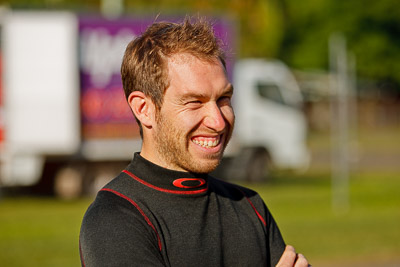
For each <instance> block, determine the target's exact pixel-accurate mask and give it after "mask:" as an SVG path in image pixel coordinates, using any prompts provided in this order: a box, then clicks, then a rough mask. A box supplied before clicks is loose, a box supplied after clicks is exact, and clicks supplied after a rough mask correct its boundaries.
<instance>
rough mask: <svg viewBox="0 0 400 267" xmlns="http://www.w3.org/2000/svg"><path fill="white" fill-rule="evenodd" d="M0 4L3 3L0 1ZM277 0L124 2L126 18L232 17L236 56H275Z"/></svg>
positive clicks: (61, 0) (45, 1) (85, 5)
mask: <svg viewBox="0 0 400 267" xmlns="http://www.w3.org/2000/svg"><path fill="white" fill-rule="evenodd" d="M0 1H2V0H0ZM279 1H280V0H248V1H244V0H197V1H186V0H152V1H148V0H124V7H125V13H126V14H127V15H130V14H132V15H134V14H141V15H149V16H153V17H156V16H157V14H161V15H171V14H198V13H199V14H203V15H216V16H221V15H222V16H227V17H231V18H232V19H233V21H234V22H236V26H237V28H238V35H239V36H238V41H239V43H240V45H238V48H239V51H236V52H237V54H236V55H235V56H236V57H276V56H277V54H278V52H279V51H280V44H281V41H282V38H283V29H282V27H283V17H282V12H281V11H280V9H279V5H278V2H279ZM101 2H102V0H87V1H81V0H9V1H2V2H0V4H6V5H8V6H9V7H11V8H16V9H44V8H45V9H71V10H74V11H76V12H91V13H93V12H100V6H101Z"/></svg>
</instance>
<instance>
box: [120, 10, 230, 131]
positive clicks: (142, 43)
mask: <svg viewBox="0 0 400 267" xmlns="http://www.w3.org/2000/svg"><path fill="white" fill-rule="evenodd" d="M178 53H188V54H190V55H193V56H195V57H197V58H199V59H201V60H205V61H213V60H216V59H217V60H218V59H219V60H220V61H221V62H222V64H223V65H224V66H225V55H224V52H223V50H222V48H221V44H220V40H219V39H217V38H216V36H215V35H214V32H213V29H212V26H211V25H210V23H209V22H207V21H206V20H205V19H198V20H196V21H195V22H193V23H192V22H191V20H190V18H188V17H187V18H185V20H184V21H183V22H182V23H171V22H156V23H153V24H152V25H151V26H150V27H149V28H148V29H147V30H146V31H145V32H144V33H143V34H142V35H140V36H139V37H138V38H136V39H134V40H133V41H131V42H130V43H129V44H128V46H127V48H126V50H125V54H124V57H123V60H122V66H121V76H122V83H123V87H124V92H125V96H126V98H128V97H129V95H130V94H131V93H132V92H133V91H141V92H143V93H144V94H145V95H147V96H149V97H150V98H151V100H152V101H153V103H154V104H155V106H156V108H157V109H158V110H159V109H160V108H161V105H162V102H163V96H164V92H165V89H166V88H168V86H169V79H168V69H167V59H168V58H169V57H171V56H173V55H176V54H178ZM138 123H139V126H140V129H141V125H140V122H138Z"/></svg>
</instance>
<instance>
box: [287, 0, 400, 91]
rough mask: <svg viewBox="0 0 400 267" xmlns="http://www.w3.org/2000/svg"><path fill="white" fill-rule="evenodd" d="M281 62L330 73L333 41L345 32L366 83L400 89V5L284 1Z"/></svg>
mask: <svg viewBox="0 0 400 267" xmlns="http://www.w3.org/2000/svg"><path fill="white" fill-rule="evenodd" d="M281 4H282V5H281V7H282V9H283V11H284V12H283V13H284V14H285V22H286V24H285V28H286V31H285V37H284V39H283V42H282V47H281V50H280V52H279V57H281V58H282V59H284V61H286V62H288V63H289V64H290V65H291V66H294V67H296V68H303V69H304V68H327V66H328V56H327V55H328V50H327V49H328V39H329V36H330V34H331V33H334V32H342V33H343V34H344V35H345V36H346V38H347V41H348V46H349V49H350V50H351V51H353V52H354V53H355V55H356V58H357V72H358V75H359V76H361V77H366V78H372V79H376V80H380V81H389V82H392V83H395V84H396V87H397V88H398V90H400V89H399V88H400V87H399V84H400V47H399V43H400V42H399V41H400V9H398V8H396V6H397V1H396V0H380V1H372V0H352V1H335V0H304V1H296V0H284V1H281Z"/></svg>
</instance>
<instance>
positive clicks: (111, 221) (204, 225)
mask: <svg viewBox="0 0 400 267" xmlns="http://www.w3.org/2000/svg"><path fill="white" fill-rule="evenodd" d="M121 74H122V80H123V85H124V90H125V95H126V97H127V100H128V103H129V105H130V107H131V109H132V112H133V114H134V116H135V118H136V120H137V122H138V123H139V125H140V129H141V136H142V139H143V144H142V149H141V151H140V152H139V153H135V155H134V158H133V160H132V162H131V163H130V164H129V165H128V166H127V168H126V169H125V170H123V171H122V172H121V174H120V175H119V176H118V177H116V178H115V179H113V180H112V181H111V182H110V183H109V184H107V185H106V186H105V187H104V188H103V189H102V190H100V192H99V193H98V195H97V197H96V199H95V201H94V203H93V204H92V205H91V206H90V207H89V209H88V211H87V212H86V214H85V217H84V219H83V223H82V228H81V235H80V252H81V262H82V265H83V266H275V265H276V264H278V265H279V266H299V267H300V266H307V265H308V263H307V261H306V259H305V258H304V257H303V256H302V255H301V254H296V253H295V251H294V249H293V247H290V246H287V247H286V249H285V244H284V241H283V239H282V237H281V234H280V232H279V229H278V227H277V225H276V223H275V221H274V219H273V218H272V216H271V214H270V212H269V211H268V209H267V207H266V206H265V204H264V202H263V201H262V199H261V198H260V197H259V195H258V194H257V193H256V192H254V191H252V190H249V189H247V188H244V187H240V186H236V185H233V184H230V183H226V182H223V181H220V180H218V179H215V178H213V177H211V176H210V175H208V173H210V172H211V171H213V170H214V169H215V168H216V167H217V166H218V164H219V162H220V160H221V158H222V156H223V151H224V149H225V147H226V145H227V144H228V142H229V139H230V136H231V134H232V130H233V127H234V121H235V116H234V112H233V109H232V106H231V98H232V94H233V87H232V85H231V83H230V82H229V80H228V78H227V75H226V68H225V59H224V54H223V52H222V50H221V48H220V46H219V42H218V40H217V39H216V37H215V36H214V34H213V31H212V28H211V27H210V25H209V24H207V23H206V22H204V21H197V22H194V23H191V22H190V21H189V20H188V19H186V20H185V21H184V22H183V23H182V24H175V23H155V24H153V25H152V26H150V27H149V28H148V29H147V30H146V32H144V33H143V34H142V35H141V36H139V37H138V38H136V39H135V40H134V41H132V42H131V43H130V44H129V45H128V47H127V49H126V52H125V56H124V59H123V63H122V68H121ZM278 261H279V262H278Z"/></svg>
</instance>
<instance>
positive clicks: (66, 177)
mask: <svg viewBox="0 0 400 267" xmlns="http://www.w3.org/2000/svg"><path fill="white" fill-rule="evenodd" d="M54 179H55V180H54V193H55V194H56V196H57V197H60V198H62V199H76V198H78V197H80V196H81V194H82V179H83V178H82V174H81V172H80V171H79V170H78V169H77V168H73V167H64V168H62V169H61V170H60V171H58V172H57V174H56V176H55V178H54Z"/></svg>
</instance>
